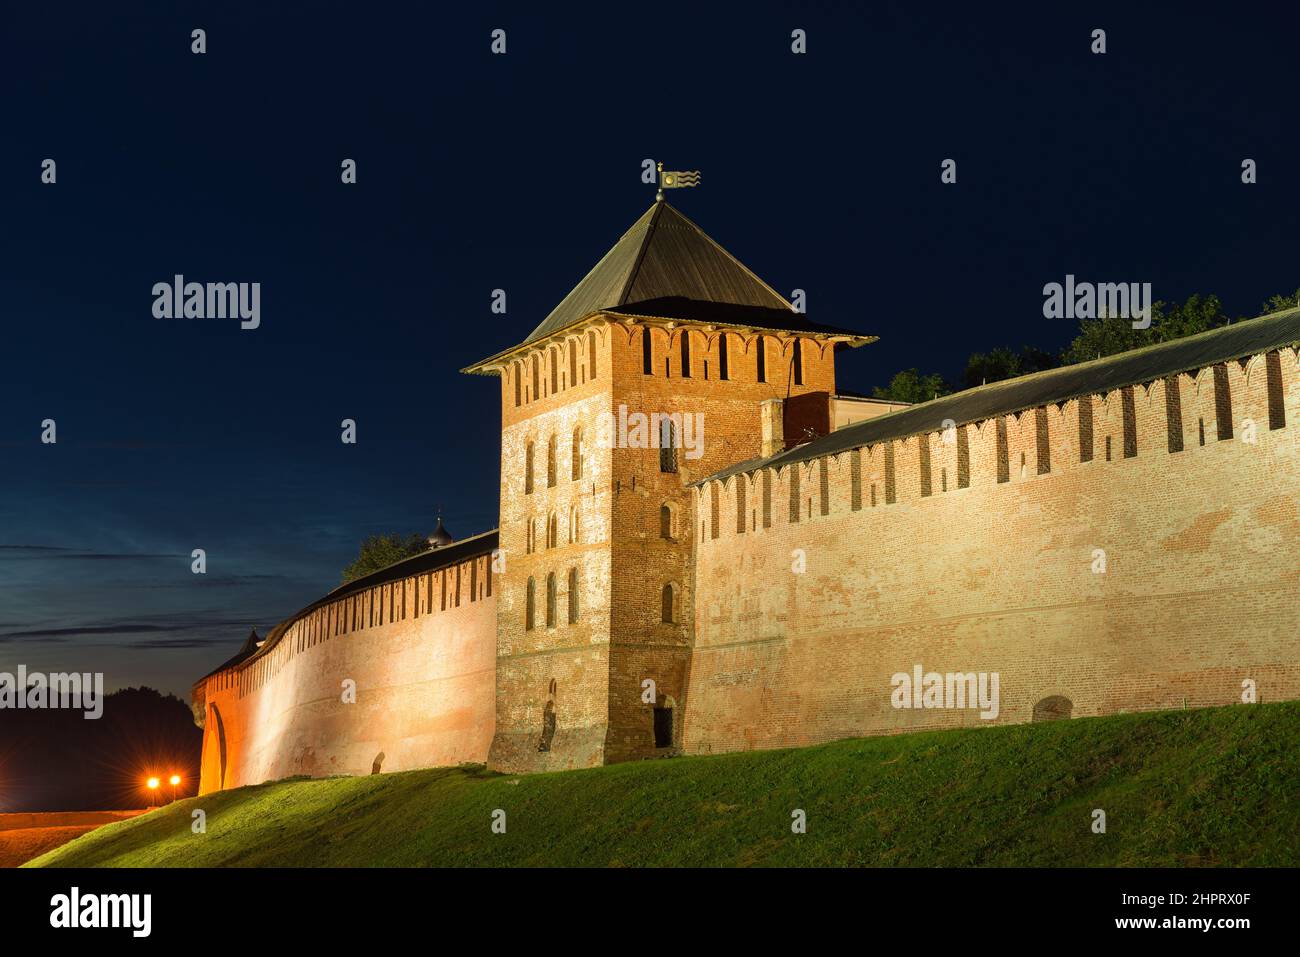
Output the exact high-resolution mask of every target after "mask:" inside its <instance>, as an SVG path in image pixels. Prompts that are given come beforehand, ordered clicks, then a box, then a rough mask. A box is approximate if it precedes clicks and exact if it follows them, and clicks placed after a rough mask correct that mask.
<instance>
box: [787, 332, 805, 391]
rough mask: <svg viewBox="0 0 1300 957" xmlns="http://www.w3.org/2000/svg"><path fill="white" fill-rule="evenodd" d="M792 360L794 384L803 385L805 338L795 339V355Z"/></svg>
mask: <svg viewBox="0 0 1300 957" xmlns="http://www.w3.org/2000/svg"><path fill="white" fill-rule="evenodd" d="M790 361H791V365H792V366H793V369H794V384H795V385H803V340H802V339H796V340H795V341H794V356H793V357H792V359H791V360H790Z"/></svg>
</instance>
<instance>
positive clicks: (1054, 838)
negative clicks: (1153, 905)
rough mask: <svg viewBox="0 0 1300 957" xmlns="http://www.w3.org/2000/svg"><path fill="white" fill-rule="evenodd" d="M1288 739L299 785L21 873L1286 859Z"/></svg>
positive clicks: (1275, 708)
mask: <svg viewBox="0 0 1300 957" xmlns="http://www.w3.org/2000/svg"><path fill="white" fill-rule="evenodd" d="M1297 740H1300V703H1296V702H1292V703H1286V704H1269V705H1253V706H1246V705H1241V706H1236V707H1229V708H1215V709H1209V710H1199V711H1166V712H1157V713H1151V714H1141V715H1119V716H1115V717H1107V718H1082V719H1075V720H1072V721H1058V722H1054V723H1050V724H1037V725H1018V726H1013V727H1001V728H976V729H971V730H959V731H943V732H931V733H922V734H909V735H898V736H892V737H878V738H864V739H855V740H849V741H839V742H835V743H833V744H826V745H821V746H818V747H811V748H801V749H797V750H787V751H764V752H751V753H746V754H732V755H719V756H715V757H692V758H676V759H672V760H662V761H646V762H639V763H635V764H622V765H615V766H613V767H606V768H594V769H591V770H587V771H570V772H565V773H558V774H539V775H530V776H517V775H501V774H494V773H490V772H488V771H485V770H484V769H483V768H482V767H471V766H466V767H461V768H442V769H436V770H429V771H411V772H406V773H401V774H382V775H375V776H369V777H358V778H331V779H326V780H306V779H301V778H299V779H292V780H287V781H281V782H277V783H274V784H264V785H259V786H256V787H246V788H239V789H237V790H233V791H225V792H222V793H218V794H210V795H205V796H203V797H201V798H192V799H189V800H186V801H180V802H178V803H176V804H173V805H170V806H168V807H166V808H163V809H161V810H158V811H155V812H152V813H150V814H146V815H144V816H143V817H140V818H137V819H135V820H132V821H127V822H123V823H120V824H111V825H108V826H106V827H103V828H100V829H99V830H96V831H94V832H92V833H90V834H88V835H86V836H84V837H81V838H79V839H77V840H75V841H73V842H72V843H70V844H67V845H65V846H63V847H61V848H59V849H57V850H55V851H52V852H50V853H48V854H46V855H44V856H42V857H40V858H37V859H36V860H35V861H33V862H31V864H30V865H29V866H41V865H44V866H176V867H181V866H205V867H214V866H232V865H235V866H259V865H283V866H322V865H323V866H330V865H363V866H364V865H385V866H443V865H452V866H457V865H489V866H501V865H506V866H509V865H529V866H539V865H540V866H546V865H595V866H624V867H634V866H642V865H722V866H732V865H794V866H807V865H813V866H819V865H884V866H893V865H903V866H933V865H950V866H951V865H984V866H1008V865H1056V866H1110V865H1155V866H1161V865H1170V866H1177V865H1244V864H1253V865H1293V866H1294V865H1297V864H1300V801H1298V800H1297V799H1296V795H1297V793H1298V792H1300V748H1297V747H1296V744H1295V742H1296V741H1297ZM196 808H202V809H203V810H204V811H205V812H206V813H207V833H206V834H193V833H191V830H190V821H191V812H192V811H193V810H194V809H196ZM498 808H500V809H503V810H504V811H505V812H506V824H507V828H506V833H505V834H493V833H492V831H491V828H490V825H491V815H492V812H493V811H494V810H495V809H498ZM795 808H802V809H803V810H804V811H806V813H807V822H808V823H807V833H806V834H792V833H791V829H790V823H791V811H792V810H793V809H795ZM1094 808H1102V809H1103V810H1105V812H1106V823H1107V831H1106V833H1105V834H1094V833H1093V832H1092V830H1091V826H1090V825H1091V822H1092V810H1093V809H1094Z"/></svg>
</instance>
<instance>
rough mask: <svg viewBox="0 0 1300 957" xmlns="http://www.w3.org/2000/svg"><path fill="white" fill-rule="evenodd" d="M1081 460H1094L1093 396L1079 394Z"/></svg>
mask: <svg viewBox="0 0 1300 957" xmlns="http://www.w3.org/2000/svg"><path fill="white" fill-rule="evenodd" d="M1079 461H1080V462H1091V461H1092V396H1091V395H1083V396H1079Z"/></svg>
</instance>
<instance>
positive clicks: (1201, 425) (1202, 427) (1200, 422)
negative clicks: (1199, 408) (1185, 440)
mask: <svg viewBox="0 0 1300 957" xmlns="http://www.w3.org/2000/svg"><path fill="white" fill-rule="evenodd" d="M1196 422H1197V429H1198V431H1199V432H1200V438H1201V444H1202V445H1204V444H1205V420H1204V419H1197V420H1196Z"/></svg>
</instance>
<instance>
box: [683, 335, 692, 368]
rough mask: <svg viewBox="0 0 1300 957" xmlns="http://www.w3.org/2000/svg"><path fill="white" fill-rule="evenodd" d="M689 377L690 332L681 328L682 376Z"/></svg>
mask: <svg viewBox="0 0 1300 957" xmlns="http://www.w3.org/2000/svg"><path fill="white" fill-rule="evenodd" d="M690 377H691V334H690V333H689V332H688V331H686V330H685V329H683V330H682V378H683V379H689V378H690Z"/></svg>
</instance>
